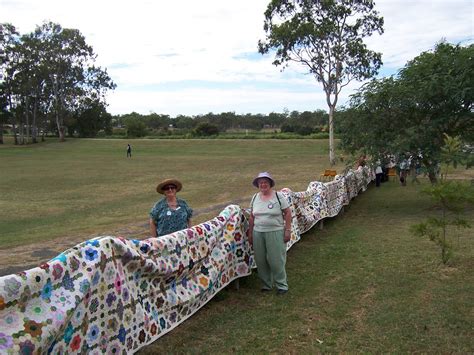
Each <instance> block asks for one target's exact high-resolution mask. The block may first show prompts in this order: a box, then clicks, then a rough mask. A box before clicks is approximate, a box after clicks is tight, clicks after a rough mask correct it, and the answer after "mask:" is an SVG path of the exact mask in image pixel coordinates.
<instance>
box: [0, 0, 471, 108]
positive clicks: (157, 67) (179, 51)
mask: <svg viewBox="0 0 474 355" xmlns="http://www.w3.org/2000/svg"><path fill="white" fill-rule="evenodd" d="M269 1H270V0H239V1H230V0H200V1H196V0H180V1H169V0H166V1H165V0H80V1H79V0H75V1H70V0H41V1H39V0H0V23H6V22H8V23H11V24H13V25H14V26H15V27H16V28H17V30H18V31H19V32H20V34H26V33H30V32H32V31H34V29H35V27H36V26H38V25H41V24H42V23H44V22H48V21H52V22H55V23H59V24H60V25H61V26H62V27H63V28H75V29H78V30H79V31H80V32H81V33H82V34H83V35H84V37H85V38H86V42H87V43H88V44H89V45H91V46H92V47H93V49H94V52H95V53H96V54H97V60H96V64H97V65H99V66H101V67H102V68H103V69H107V72H108V74H109V75H110V77H111V78H112V80H113V81H114V82H115V84H117V88H116V89H115V90H114V91H111V92H109V94H108V96H107V103H108V105H109V106H108V108H107V110H108V112H110V113H112V114H114V115H117V114H127V113H131V112H138V113H141V114H149V113H153V112H154V113H157V114H167V115H170V116H171V117H176V116H177V115H180V114H182V115H189V116H196V115H202V114H206V113H209V112H213V113H221V112H235V113H236V114H246V113H252V114H257V113H261V114H268V113H270V112H284V111H286V110H288V111H290V112H291V111H294V110H296V111H300V112H302V111H314V110H318V109H322V110H327V104H326V100H325V94H324V91H323V89H322V87H321V85H320V84H319V83H318V82H317V81H316V79H315V78H314V77H313V76H311V75H309V74H308V73H307V70H306V68H305V67H303V66H302V65H300V64H297V63H291V64H290V66H289V67H288V68H286V69H285V70H283V71H282V70H281V67H276V66H274V65H272V61H273V59H274V57H273V55H272V54H269V55H264V56H263V55H261V54H259V53H258V50H257V43H258V41H259V40H263V39H265V33H264V31H263V22H264V15H263V14H264V11H265V9H266V7H267V5H268V3H269ZM375 4H376V6H375V7H376V9H377V10H378V11H379V13H380V15H382V16H383V17H384V21H385V25H384V29H385V32H384V34H383V35H381V36H380V35H378V34H374V35H373V36H372V37H369V38H367V39H366V40H365V42H366V43H367V45H368V47H369V48H370V49H372V50H375V51H378V52H381V53H382V60H383V63H384V64H383V67H382V68H381V70H380V73H379V75H378V76H379V77H385V76H390V75H393V74H395V73H397V71H398V70H399V69H401V68H402V67H403V66H404V65H405V64H406V63H407V61H409V60H411V59H413V58H414V57H416V56H417V55H419V54H420V53H421V52H424V51H428V50H432V49H433V48H434V46H435V44H436V43H437V42H439V41H440V40H442V39H445V40H446V41H448V42H450V43H453V44H458V43H461V44H463V45H466V44H470V43H474V40H473V37H474V35H473V32H474V1H472V0H449V1H447V0H376V1H375ZM361 84H362V83H360V82H352V83H351V84H350V85H349V86H347V87H346V88H344V89H343V91H342V92H341V95H340V99H339V104H340V105H344V104H347V100H348V98H349V96H350V94H352V93H354V92H355V90H357V88H359V87H360V86H361Z"/></svg>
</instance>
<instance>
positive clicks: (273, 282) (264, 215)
mask: <svg viewBox="0 0 474 355" xmlns="http://www.w3.org/2000/svg"><path fill="white" fill-rule="evenodd" d="M252 185H253V186H255V187H256V188H258V189H259V191H258V192H257V193H256V194H255V195H254V196H253V197H252V200H251V202H250V221H249V229H248V234H247V237H248V241H249V243H250V244H251V245H253V249H254V257H255V263H256V264H257V271H258V276H259V278H260V280H261V282H262V288H261V290H262V292H269V291H271V290H272V289H273V288H274V287H275V288H276V293H277V295H284V294H285V293H287V292H288V281H287V275H286V269H285V265H286V243H287V242H289V241H290V239H291V221H292V218H291V211H290V208H289V204H288V201H287V200H286V198H285V197H284V196H283V195H282V194H280V193H279V192H277V191H274V190H273V187H274V186H275V180H274V179H273V178H272V176H271V175H270V174H269V173H268V172H262V173H260V174H258V175H257V177H256V178H255V179H254V180H253V181H252ZM182 187H183V184H182V183H181V182H180V181H179V180H177V179H165V180H163V181H162V182H160V183H159V184H158V186H157V187H156V191H157V192H158V193H159V194H162V195H164V197H163V198H162V199H160V200H159V201H158V202H156V203H155V205H154V206H153V207H152V209H151V211H150V214H149V215H150V220H149V224H150V233H151V236H152V237H155V238H156V237H160V236H163V235H167V234H170V233H173V232H176V231H179V230H182V229H186V228H190V227H191V225H192V223H191V218H192V216H193V210H192V208H190V207H189V206H188V204H187V202H186V201H185V200H183V199H180V198H178V197H177V195H176V194H177V193H178V192H179V191H181V189H182Z"/></svg>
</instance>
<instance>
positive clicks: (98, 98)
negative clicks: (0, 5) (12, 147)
mask: <svg viewBox="0 0 474 355" xmlns="http://www.w3.org/2000/svg"><path fill="white" fill-rule="evenodd" d="M0 49H1V50H0V73H1V77H0V80H1V84H2V86H1V87H0V90H1V91H0V98H1V100H2V101H3V102H7V111H8V112H9V113H10V115H11V116H10V117H9V121H10V122H11V124H12V125H13V132H14V139H15V143H29V142H30V135H31V137H32V142H35V141H36V138H37V135H38V132H39V130H40V127H41V129H44V130H46V129H50V128H51V123H52V122H54V124H55V126H56V131H57V134H58V136H59V138H60V140H64V138H65V133H66V128H67V127H69V128H71V129H74V128H79V132H80V134H81V135H82V134H85V135H87V136H94V135H95V134H96V133H97V131H98V130H99V129H106V128H107V119H105V120H104V118H105V116H104V115H103V114H102V113H103V112H104V111H105V107H106V102H105V93H106V92H107V90H113V89H114V88H115V84H114V83H113V82H112V80H111V78H110V77H109V76H108V74H107V71H106V70H104V69H101V68H100V67H96V66H95V65H94V62H95V59H96V55H95V54H94V52H93V49H92V47H90V46H89V45H88V44H87V43H86V41H85V38H84V36H83V35H82V34H81V33H80V32H79V31H78V30H76V29H67V28H62V27H61V26H60V25H59V24H55V23H52V22H49V23H45V24H43V25H41V26H37V27H36V29H35V31H34V32H33V33H29V34H26V35H22V36H20V34H19V33H18V32H17V31H16V29H15V27H14V26H13V25H11V24H0ZM92 111H97V112H99V111H100V112H102V113H101V115H102V118H99V119H98V121H97V119H94V120H92V121H91V120H90V119H89V120H87V118H86V117H89V115H88V114H87V112H89V114H90V113H91V112H92ZM79 120H84V121H81V122H79ZM109 121H110V120H109ZM87 122H90V123H93V124H92V125H91V126H90V127H86V126H87ZM101 122H103V123H104V125H102V124H101ZM17 134H19V138H18V137H17ZM25 136H26V137H25Z"/></svg>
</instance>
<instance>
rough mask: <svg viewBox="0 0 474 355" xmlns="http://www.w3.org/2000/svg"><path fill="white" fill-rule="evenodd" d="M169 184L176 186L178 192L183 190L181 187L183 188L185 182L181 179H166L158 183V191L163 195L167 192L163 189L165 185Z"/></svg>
mask: <svg viewBox="0 0 474 355" xmlns="http://www.w3.org/2000/svg"><path fill="white" fill-rule="evenodd" d="M168 185H174V186H176V192H179V191H181V189H182V188H183V184H182V183H181V182H180V181H179V180H176V179H165V180H163V181H162V182H160V183H159V184H158V186H157V187H156V192H158V193H160V194H162V195H163V194H164V193H165V191H164V190H163V187H165V186H168Z"/></svg>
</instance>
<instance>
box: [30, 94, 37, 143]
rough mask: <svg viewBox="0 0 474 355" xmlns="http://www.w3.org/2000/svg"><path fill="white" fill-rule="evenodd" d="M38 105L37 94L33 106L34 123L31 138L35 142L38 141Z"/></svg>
mask: <svg viewBox="0 0 474 355" xmlns="http://www.w3.org/2000/svg"><path fill="white" fill-rule="evenodd" d="M37 106H38V99H37V95H35V102H34V106H33V125H32V132H31V138H32V141H33V143H38V139H37V137H38V127H37V126H36V107H37Z"/></svg>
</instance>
